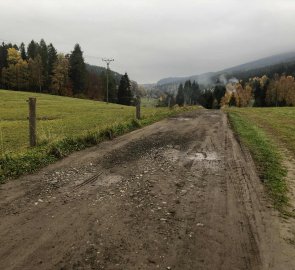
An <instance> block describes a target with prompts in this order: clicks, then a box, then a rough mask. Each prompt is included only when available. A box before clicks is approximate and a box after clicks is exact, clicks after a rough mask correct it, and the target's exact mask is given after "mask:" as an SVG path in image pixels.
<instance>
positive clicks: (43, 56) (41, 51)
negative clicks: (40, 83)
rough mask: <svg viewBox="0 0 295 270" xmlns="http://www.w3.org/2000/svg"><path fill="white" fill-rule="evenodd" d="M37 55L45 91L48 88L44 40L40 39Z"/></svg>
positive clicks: (46, 56) (46, 50)
mask: <svg viewBox="0 0 295 270" xmlns="http://www.w3.org/2000/svg"><path fill="white" fill-rule="evenodd" d="M39 54H40V57H41V61H42V76H43V80H44V86H45V89H47V88H48V87H49V85H48V83H49V78H48V48H47V45H46V43H45V41H44V39H41V41H40V45H39Z"/></svg>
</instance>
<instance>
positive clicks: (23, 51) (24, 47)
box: [19, 42, 27, 60]
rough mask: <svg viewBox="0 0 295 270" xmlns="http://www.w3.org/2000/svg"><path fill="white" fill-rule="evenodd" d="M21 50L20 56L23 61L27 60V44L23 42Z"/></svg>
mask: <svg viewBox="0 0 295 270" xmlns="http://www.w3.org/2000/svg"><path fill="white" fill-rule="evenodd" d="M19 48H20V55H21V57H22V59H23V60H27V53H26V46H25V44H24V43H23V42H22V43H21V45H20V47H19Z"/></svg>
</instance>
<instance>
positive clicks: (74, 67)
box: [70, 44, 86, 95]
mask: <svg viewBox="0 0 295 270" xmlns="http://www.w3.org/2000/svg"><path fill="white" fill-rule="evenodd" d="M70 79H71V81H72V85H73V93H74V95H79V94H82V93H83V91H84V90H85V79H86V67H85V62H84V58H83V53H82V51H81V48H80V45H79V44H76V45H75V47H74V50H73V51H72V53H71V55H70Z"/></svg>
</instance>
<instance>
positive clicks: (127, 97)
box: [118, 73, 133, 105]
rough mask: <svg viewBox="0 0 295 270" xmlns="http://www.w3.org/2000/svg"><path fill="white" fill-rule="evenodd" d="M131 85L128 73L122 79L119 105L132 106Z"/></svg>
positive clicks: (119, 90)
mask: <svg viewBox="0 0 295 270" xmlns="http://www.w3.org/2000/svg"><path fill="white" fill-rule="evenodd" d="M132 98H133V97H132V92H131V84H130V80H129V77H128V75H127V73H125V75H123V76H122V77H121V80H120V84H119V89H118V103H119V104H123V105H131V102H132Z"/></svg>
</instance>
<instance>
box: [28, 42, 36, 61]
mask: <svg viewBox="0 0 295 270" xmlns="http://www.w3.org/2000/svg"><path fill="white" fill-rule="evenodd" d="M38 53H39V44H38V42H35V41H34V40H32V41H31V42H30V43H29V45H28V52H27V55H28V58H29V59H30V58H31V59H35V58H36V57H37V55H38Z"/></svg>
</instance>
